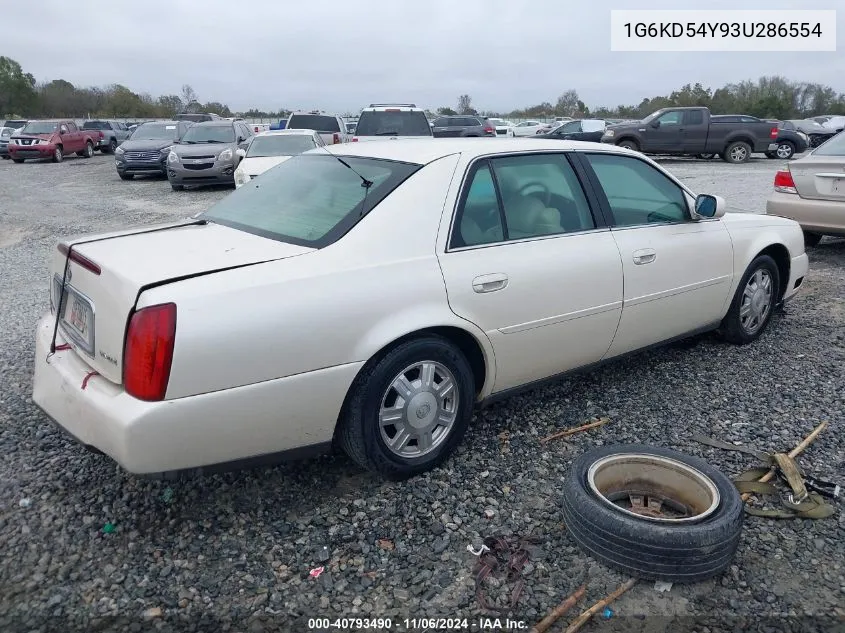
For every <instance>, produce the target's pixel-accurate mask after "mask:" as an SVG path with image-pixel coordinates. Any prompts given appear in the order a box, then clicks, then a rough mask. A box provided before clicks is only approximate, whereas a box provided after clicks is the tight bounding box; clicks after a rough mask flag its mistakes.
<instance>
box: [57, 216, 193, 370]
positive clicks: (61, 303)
mask: <svg viewBox="0 0 845 633" xmlns="http://www.w3.org/2000/svg"><path fill="white" fill-rule="evenodd" d="M206 224H208V220H206V219H205V218H198V219H192V220H190V221H188V222H180V223H177V224H171V225H168V226H159V227H155V228H150V229H142V230H140V231H133V232H131V233H122V234H120V235H111V236H108V237H97V238H93V239H88V240H84V239H83V240H79V241H73V242H70V243H67V242H64V241H61V242H59V245H60V249H61V246H62V245H64V246H66V247H67V252H66V253H65V254H64V255H65V265H64V270H63V272H62V279H61V283H62V285H61V287H60V288H59V300H58V302H57V305H56V318H55V320H54V321H53V335H52V337H51V339H50V351H49V353H48V354H47V358H46V360H47V362H49V361H50V358H51V357H52V356H53V355H54V354H55V353H56V337H57V336H58V333H59V322H60V321H61V315H62V310H63V308H64V307H65V301H64V299H65V292H64V289H65V286H66V285H67V281H68V279H67V274H68V270H69V269H70V261H71V256H72V255H73V249H74V248H75V247H77V246H81V245H83V244H93V243H94V242H104V241H106V240H111V239H115V238H118V237H126V236H128V235H142V234H144V233H156V232H158V231H168V230H170V229H177V228H181V227H184V226H203V225H206ZM52 283H53V278H52V277H51V278H50V284H51V286H50V292H52V291H53V288H52ZM136 301H137V300H136Z"/></svg>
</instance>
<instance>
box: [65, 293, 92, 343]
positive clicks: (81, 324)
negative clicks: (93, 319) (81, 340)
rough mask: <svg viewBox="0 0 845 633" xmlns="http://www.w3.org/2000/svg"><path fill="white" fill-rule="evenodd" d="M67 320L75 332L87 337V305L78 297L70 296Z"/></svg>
mask: <svg viewBox="0 0 845 633" xmlns="http://www.w3.org/2000/svg"><path fill="white" fill-rule="evenodd" d="M68 322H69V323H70V325H71V327H73V328H74V329H75V330H76V331H77V332H79V333H80V334H81V335H82V336H84V337H85V338H88V306H87V305H85V302H84V301H82V299H80V298H79V297H72V298H71V302H70V318H69V319H68Z"/></svg>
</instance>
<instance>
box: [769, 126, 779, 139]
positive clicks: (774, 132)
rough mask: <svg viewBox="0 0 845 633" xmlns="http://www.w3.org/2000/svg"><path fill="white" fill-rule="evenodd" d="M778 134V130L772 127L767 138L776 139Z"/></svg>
mask: <svg viewBox="0 0 845 633" xmlns="http://www.w3.org/2000/svg"><path fill="white" fill-rule="evenodd" d="M778 133H779V132H778V128H776V127H773V128H772V131H771V132H769V136H771V137H772V138H777V137H778Z"/></svg>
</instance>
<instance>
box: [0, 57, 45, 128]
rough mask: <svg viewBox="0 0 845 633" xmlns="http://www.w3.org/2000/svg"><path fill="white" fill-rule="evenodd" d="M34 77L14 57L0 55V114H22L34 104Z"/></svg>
mask: <svg viewBox="0 0 845 633" xmlns="http://www.w3.org/2000/svg"><path fill="white" fill-rule="evenodd" d="M35 99H36V93H35V77H33V76H32V75H31V74H30V73H25V72H23V68H21V65H20V64H19V63H18V62H16V61H15V60H14V59H10V58H9V57H2V56H0V115H3V114H6V115H10V116H11V115H15V114H19V115H22V114H24V113H26V112H27V111H29V110H30V109H31V108H32V106H33V105H34V104H35Z"/></svg>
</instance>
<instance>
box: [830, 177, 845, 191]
mask: <svg viewBox="0 0 845 633" xmlns="http://www.w3.org/2000/svg"><path fill="white" fill-rule="evenodd" d="M832 189H833V193H845V178H834V179H833V183H832Z"/></svg>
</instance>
